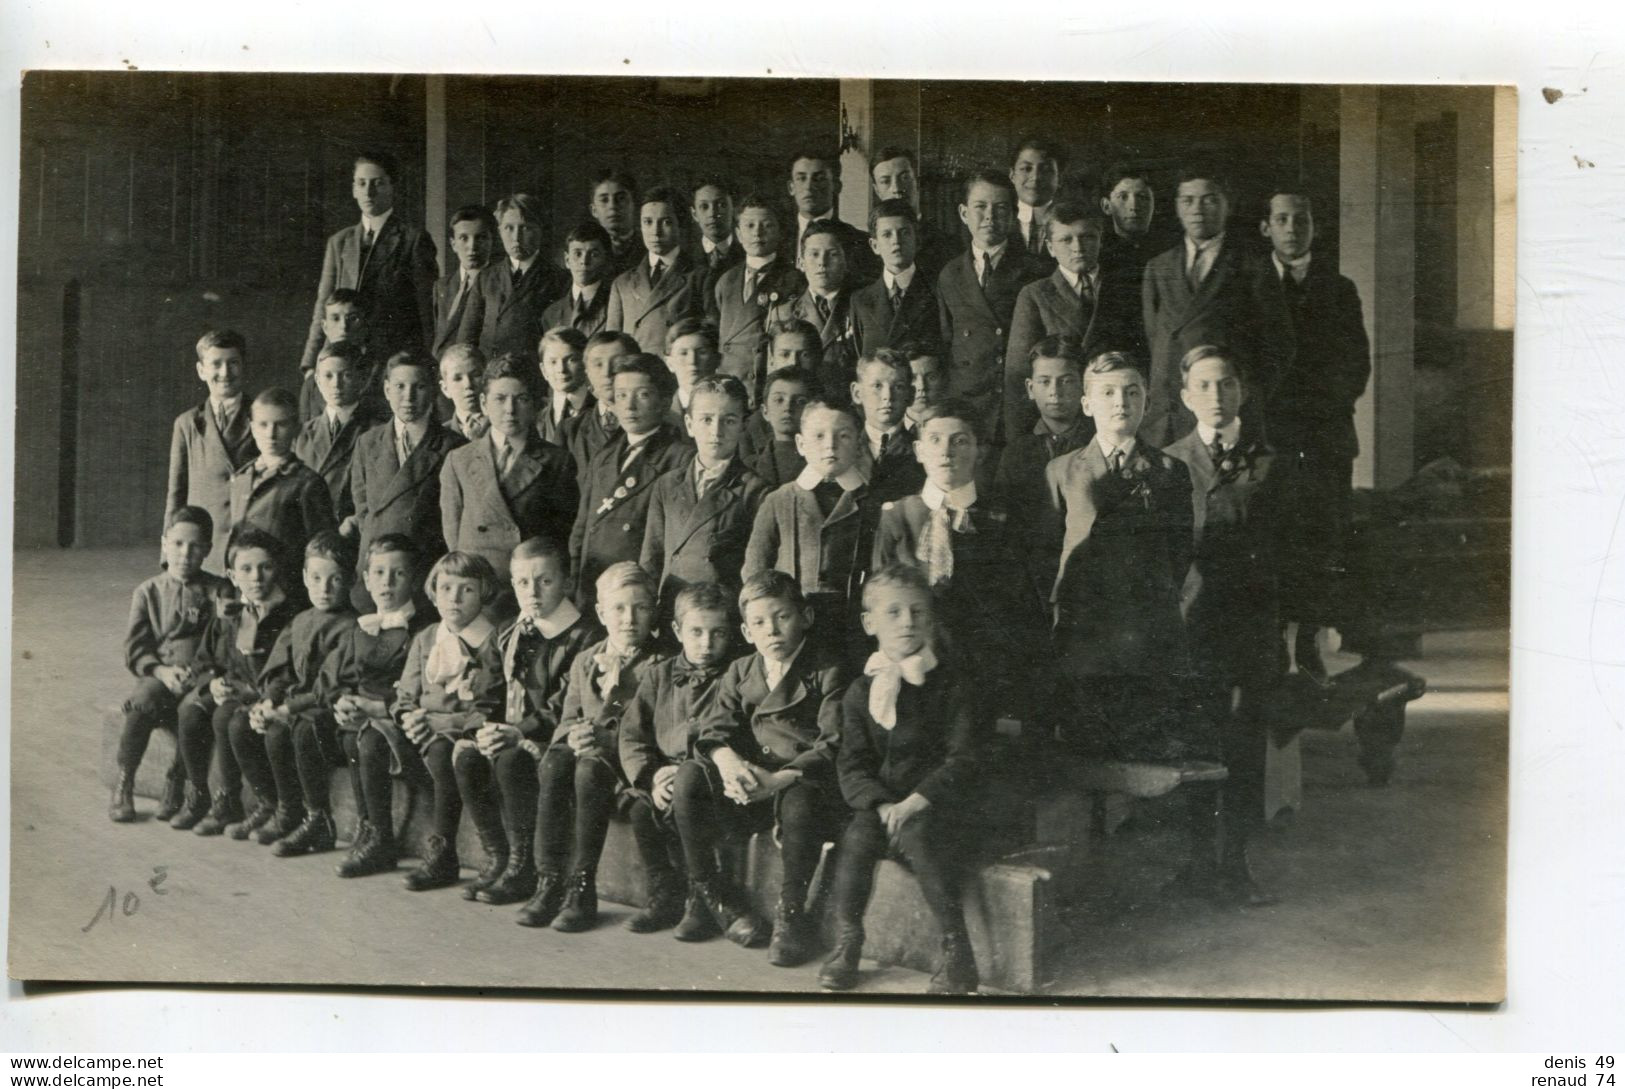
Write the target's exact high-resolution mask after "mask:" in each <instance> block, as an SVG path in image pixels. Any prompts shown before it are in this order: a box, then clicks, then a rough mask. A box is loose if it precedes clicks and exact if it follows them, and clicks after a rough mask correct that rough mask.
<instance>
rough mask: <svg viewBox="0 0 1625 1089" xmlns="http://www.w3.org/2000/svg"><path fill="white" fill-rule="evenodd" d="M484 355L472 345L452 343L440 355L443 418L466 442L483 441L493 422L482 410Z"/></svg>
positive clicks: (453, 431) (449, 427)
mask: <svg viewBox="0 0 1625 1089" xmlns="http://www.w3.org/2000/svg"><path fill="white" fill-rule="evenodd" d="M485 358H486V357H485V353H484V352H482V351H480V349H479V348H477V347H475V346H474V345H472V344H453V345H452V346H451V347H449V348H447V349H446V350H445V352H444V353H443V354H442V355H441V356H440V368H439V369H440V398H441V401H440V419H441V420H442V421H443V422H444V423H445V425H446V428H447V430H449V431H451V432H452V433H453V434H457V435H461V436H462V437H463V438H465V439H482V438H484V437H485V433H486V432H487V431H489V430H490V429H491V421H490V420H488V419H486V418H485V413H483V412H481V411H480V393H481V392H482V391H483V390H484V388H485Z"/></svg>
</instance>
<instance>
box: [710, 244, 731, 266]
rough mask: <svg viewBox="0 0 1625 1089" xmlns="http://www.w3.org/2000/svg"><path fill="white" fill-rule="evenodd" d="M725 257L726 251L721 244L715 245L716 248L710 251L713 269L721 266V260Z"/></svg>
mask: <svg viewBox="0 0 1625 1089" xmlns="http://www.w3.org/2000/svg"><path fill="white" fill-rule="evenodd" d="M725 257H727V253H726V252H725V251H724V250H723V248H722V247H721V246H717V247H716V248H714V249H713V250H712V251H711V267H712V268H713V269H715V268H720V267H721V266H722V261H723V259H724V258H725Z"/></svg>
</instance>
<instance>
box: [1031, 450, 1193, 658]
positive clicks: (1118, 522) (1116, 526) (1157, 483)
mask: <svg viewBox="0 0 1625 1089" xmlns="http://www.w3.org/2000/svg"><path fill="white" fill-rule="evenodd" d="M1044 475H1045V481H1046V483H1047V485H1048V490H1049V497H1050V505H1051V512H1052V515H1051V516H1052V519H1053V521H1052V523H1051V528H1050V529H1049V530H1047V531H1046V540H1047V541H1048V542H1050V543H1051V544H1052V545H1054V543H1055V542H1059V545H1058V555H1059V565H1058V570H1057V571H1056V574H1055V581H1054V589H1053V590H1052V591H1051V593H1050V604H1051V605H1052V606H1053V607H1054V610H1055V627H1056V632H1057V634H1058V635H1060V634H1062V633H1064V634H1065V636H1066V638H1065V639H1064V640H1063V641H1062V645H1063V646H1064V647H1065V648H1066V651H1065V653H1066V654H1067V657H1068V659H1069V660H1068V661H1067V662H1066V666H1067V668H1068V669H1069V670H1070V671H1071V672H1072V673H1074V674H1113V675H1141V676H1143V675H1157V676H1166V675H1168V674H1169V673H1170V672H1177V671H1179V670H1181V669H1183V668H1184V665H1185V662H1186V653H1185V633H1184V622H1183V620H1182V618H1181V616H1180V610H1179V603H1180V593H1181V590H1182V588H1183V586H1184V583H1185V573H1186V571H1187V570H1188V569H1189V567H1190V562H1191V552H1192V548H1193V545H1194V529H1193V526H1194V520H1195V515H1194V506H1193V503H1192V499H1191V476H1190V471H1189V470H1188V469H1187V468H1186V467H1185V464H1184V463H1183V462H1181V461H1179V460H1178V459H1176V458H1174V457H1173V456H1172V455H1169V454H1165V453H1163V452H1162V451H1161V450H1158V449H1156V448H1154V447H1152V446H1149V445H1148V444H1147V443H1145V442H1144V441H1143V440H1142V441H1139V442H1136V443H1135V445H1134V452H1133V453H1132V454H1131V455H1130V456H1129V458H1128V461H1127V463H1126V465H1125V471H1124V473H1123V474H1122V475H1119V474H1116V473H1113V472H1112V471H1111V470H1110V468H1108V466H1107V464H1106V458H1105V455H1103V454H1102V453H1101V450H1100V444H1099V443H1097V442H1091V443H1089V445H1087V446H1085V447H1083V448H1082V449H1080V450H1075V451H1073V452H1072V453H1070V454H1067V455H1066V456H1065V457H1060V458H1056V459H1055V460H1054V461H1052V462H1050V463H1049V465H1048V466H1047V467H1046V468H1045V470H1044Z"/></svg>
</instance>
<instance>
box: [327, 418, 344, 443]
mask: <svg viewBox="0 0 1625 1089" xmlns="http://www.w3.org/2000/svg"><path fill="white" fill-rule="evenodd" d="M341 426H343V425H342V424H340V423H339V418H338V417H337V416H335V415H333V414H332V413H328V416H327V438H328V441H329V442H331V441H332V440H334V439H336V438H338V437H339V428H340V427H341Z"/></svg>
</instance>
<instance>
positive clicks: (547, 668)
mask: <svg viewBox="0 0 1625 1089" xmlns="http://www.w3.org/2000/svg"><path fill="white" fill-rule="evenodd" d="M603 638H604V630H603V628H601V627H599V626H598V622H597V621H596V620H594V619H592V618H590V617H588V616H587V615H586V614H585V613H583V614H582V615H580V616H578V617H576V621H575V623H573V624H571V625H570V626H569V627H568V628H565V629H564V630H563V631H561V632H559V633H558V634H557V635H554V636H552V637H551V638H549V637H548V636H544V635H543V634H542V633H541V632H540V631H534V632H532V633H530V634H528V635H527V634H525V629H524V626H523V624H522V623H521V622H520V621H517V620H516V621H514V622H513V623H512V624H509V625H508V627H507V628H506V629H505V630H504V631H503V632H502V635H501V637H500V639H499V644H498V646H499V649H500V650H501V652H502V676H503V680H504V683H505V684H506V685H507V699H506V700H505V706H504V708H503V710H504V715H503V718H504V720H505V721H506V722H507V723H508V725H510V726H513V727H516V728H517V729H518V730H519V732H520V733H522V734H524V735H525V737H526V738H528V739H529V740H531V741H534V742H536V743H537V744H539V745H546V744H548V743H549V742H551V741H552V738H553V732H554V731H555V730H557V729H558V728H559V722H560V721H561V716H562V715H563V714H564V687H565V684H566V683H567V682H568V681H569V679H570V667H571V666H572V665H573V664H574V663H575V660H576V656H577V655H579V654H580V653H581V652H582V651H583V650H586V649H587V648H588V647H589V646H591V645H593V644H594V643H598V642H601V641H602V640H603ZM524 639H530V640H535V644H533V645H531V646H530V647H523V648H522V647H516V646H515V645H514V641H515V640H524ZM537 644H539V645H537ZM521 650H523V651H524V652H523V653H521ZM515 711H517V712H519V713H518V714H517V715H516V714H515V713H514V712H515Z"/></svg>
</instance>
